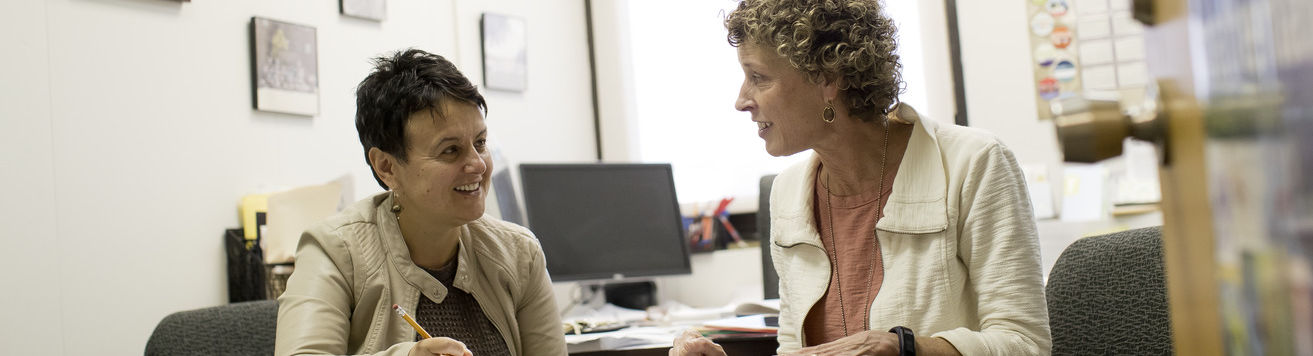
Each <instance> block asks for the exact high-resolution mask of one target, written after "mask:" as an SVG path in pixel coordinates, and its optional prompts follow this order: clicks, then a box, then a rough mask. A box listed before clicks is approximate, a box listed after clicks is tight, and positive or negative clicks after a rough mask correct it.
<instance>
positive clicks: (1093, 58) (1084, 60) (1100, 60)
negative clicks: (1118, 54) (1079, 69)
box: [1080, 40, 1113, 67]
mask: <svg viewBox="0 0 1313 356" xmlns="http://www.w3.org/2000/svg"><path fill="white" fill-rule="evenodd" d="M1080 61H1081V64H1083V65H1085V66H1086V67H1088V66H1090V65H1092V64H1106V63H1112V62H1113V54H1112V41H1109V40H1089V41H1084V43H1082V44H1081V45H1080Z"/></svg>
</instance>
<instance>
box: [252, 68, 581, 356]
mask: <svg viewBox="0 0 1313 356" xmlns="http://www.w3.org/2000/svg"><path fill="white" fill-rule="evenodd" d="M486 111H487V104H486V103H485V101H484V99H483V96H482V95H480V94H479V92H478V90H477V89H476V88H475V87H474V85H473V84H472V83H470V81H469V80H468V79H466V78H465V76H464V75H462V74H461V73H460V71H458V70H457V69H456V67H455V66H454V65H452V64H451V62H449V61H447V60H446V59H445V58H443V57H442V56H439V55H435V54H431V53H427V52H424V51H421V50H416V49H410V50H405V51H401V52H397V53H396V54H394V55H392V56H389V57H383V58H377V59H376V61H375V67H374V71H373V73H370V74H369V76H368V77H366V78H365V80H364V81H363V82H361V83H360V86H359V88H358V89H357V90H356V129H357V130H358V131H359V134H360V144H361V146H362V148H363V150H364V153H365V160H366V162H367V163H368V164H369V166H370V168H371V169H372V171H373V174H374V178H375V180H377V181H378V183H379V185H380V186H382V187H383V188H384V189H385V190H387V191H386V192H383V193H380V194H377V195H374V196H372V197H369V198H366V199H364V200H361V201H360V202H357V203H356V204H355V205H353V206H351V207H349V208H347V209H346V210H344V211H342V212H341V213H338V214H337V215H335V216H333V217H331V218H329V219H328V220H326V221H324V222H321V223H319V224H317V225H315V226H313V227H311V228H310V229H309V230H307V231H306V232H305V234H304V235H302V237H301V241H300V244H299V245H298V247H297V253H296V269H295V272H293V273H292V276H291V277H290V278H289V279H288V281H287V289H286V292H284V293H283V295H282V296H280V297H279V298H278V301H279V309H278V334H277V338H276V354H278V355H298V354H384V355H407V354H408V355H452V356H459V355H470V354H471V353H473V354H477V355H564V354H565V339H564V335H563V333H562V332H561V321H560V314H558V312H557V309H556V301H555V299H554V297H553V294H552V288H551V280H550V279H549V277H548V276H547V270H546V264H545V263H544V261H543V252H542V248H541V247H539V245H538V241H537V239H536V238H534V236H533V234H532V233H530V232H529V230H528V229H525V228H523V227H520V226H518V225H514V224H511V223H507V222H504V221H501V220H498V219H495V218H492V217H489V216H486V215H484V200H485V199H486V198H487V191H488V186H489V183H490V182H491V180H490V179H489V178H490V176H491V172H492V160H491V157H490V156H489V152H488V148H487V135H488V129H487V126H486V125H484V119H483V117H484V114H485V113H486ZM393 304H396V305H399V306H401V307H402V308H404V309H406V310H409V311H411V312H413V315H414V317H415V319H417V321H418V323H419V324H420V325H421V326H422V327H423V328H424V329H425V330H426V331H428V332H429V333H430V334H432V335H433V336H434V337H433V338H429V339H423V340H421V339H420V336H418V334H417V332H416V331H415V330H414V329H413V328H412V327H411V326H410V325H409V324H408V323H407V322H406V321H405V320H403V319H402V318H400V317H398V316H397V315H396V314H394V313H393V310H392V305H393Z"/></svg>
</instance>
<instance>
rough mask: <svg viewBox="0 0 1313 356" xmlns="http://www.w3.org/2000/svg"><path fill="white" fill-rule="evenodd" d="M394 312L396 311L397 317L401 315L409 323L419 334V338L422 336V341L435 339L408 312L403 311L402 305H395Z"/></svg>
mask: <svg viewBox="0 0 1313 356" xmlns="http://www.w3.org/2000/svg"><path fill="white" fill-rule="evenodd" d="M392 310H396V311H397V315H400V316H401V318H402V319H405V320H406V322H407V323H410V327H412V328H415V332H418V333H419V336H421V337H420V340H423V339H427V338H431V337H433V336H430V335H429V332H427V331H424V328H422V327H420V326H419V323H416V322H415V319H414V318H411V317H410V314H406V310H405V309H401V306H400V305H396V304H393V305H392Z"/></svg>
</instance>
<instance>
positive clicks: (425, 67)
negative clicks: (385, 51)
mask: <svg viewBox="0 0 1313 356" xmlns="http://www.w3.org/2000/svg"><path fill="white" fill-rule="evenodd" d="M373 62H374V71H373V72H372V73H369V76H366V77H365V80H363V81H361V82H360V86H358V87H356V131H358V132H359V133H360V145H361V146H362V147H363V148H364V150H365V163H366V164H369V165H370V168H371V169H370V173H373V174H374V180H375V181H378V185H379V186H380V187H383V189H388V186H387V184H385V183H383V180H382V179H379V177H378V173H375V172H374V170H373V169H372V168H373V163H371V162H369V149H370V148H374V147H378V149H380V150H382V151H383V152H387V153H389V154H391V155H393V156H395V157H397V158H398V159H400V160H401V161H402V162H405V161H406V120H407V119H408V118H409V117H410V115H411V114H414V113H416V112H419V111H420V110H437V109H441V108H442V104H443V103H444V102H446V100H456V101H458V102H462V103H465V104H470V105H474V106H476V107H478V108H479V110H481V111H483V113H484V114H485V115H486V114H487V113H488V103H487V102H485V101H484V100H483V95H481V94H479V90H478V88H476V87H475V86H474V84H473V83H470V80H469V79H468V78H465V75H463V74H461V73H460V70H458V69H456V66H455V65H453V64H451V61H448V60H447V59H446V58H443V57H442V56H440V55H436V54H432V53H428V52H425V51H422V50H418V49H414V48H410V49H405V50H400V51H397V52H396V53H393V54H392V55H391V56H382V57H378V58H374V60H373Z"/></svg>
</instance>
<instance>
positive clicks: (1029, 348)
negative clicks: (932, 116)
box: [770, 105, 1051, 356]
mask: <svg viewBox="0 0 1313 356" xmlns="http://www.w3.org/2000/svg"><path fill="white" fill-rule="evenodd" d="M898 116H899V117H901V118H903V119H904V120H906V121H911V122H913V123H915V128H914V129H913V133H912V137H911V141H910V142H909V143H908V147H907V153H906V154H905V155H904V157H903V161H902V163H901V164H900V166H899V168H898V176H897V178H895V180H894V188H893V193H892V194H891V195H890V197H889V200H888V203H887V204H886V205H885V208H884V213H885V218H884V219H881V220H880V221H879V223H878V224H877V225H876V231H875V233H876V236H877V238H878V239H879V241H880V252H881V256H882V257H883V258H884V284H882V285H881V287H880V293H879V294H878V295H876V297H875V300H873V301H872V303H871V306H870V308H871V309H870V320H869V321H870V325H871V329H872V330H888V329H890V328H892V327H894V326H899V325H902V326H906V327H909V328H911V329H912V330H913V331H914V332H915V333H916V335H918V336H938V337H942V338H944V339H946V340H948V341H949V342H950V343H952V344H953V346H954V347H956V348H957V349H958V350H959V351H961V352H962V354H963V355H1009V356H1011V355H1047V354H1049V348H1050V345H1051V342H1050V339H1049V337H1050V336H1049V326H1048V325H1049V323H1048V309H1047V305H1046V304H1045V300H1044V285H1043V280H1042V276H1041V274H1040V256H1039V241H1038V239H1037V236H1036V233H1035V221H1034V218H1033V215H1032V213H1031V208H1030V200H1029V198H1027V194H1026V186H1025V180H1024V179H1023V178H1022V175H1021V170H1020V169H1019V168H1018V167H1017V162H1016V159H1014V158H1013V157H1012V153H1011V152H1010V151H1008V149H1007V148H1006V147H1004V146H1003V144H1002V143H1000V142H999V141H998V140H997V139H995V138H994V137H992V136H991V135H989V134H987V133H984V132H982V131H979V130H975V129H970V128H964V127H960V126H953V125H944V126H940V125H939V124H937V123H935V122H934V121H931V120H920V118H919V117H918V116H917V114H916V112H915V111H914V110H912V109H911V108H910V107H908V106H905V105H904V106H902V107H901V109H900V111H899V112H898ZM818 162H819V161H818V159H817V158H816V157H814V156H813V157H812V159H810V160H808V161H805V162H800V163H799V164H796V165H794V166H792V167H789V168H788V169H787V170H785V171H784V172H782V173H780V174H779V176H778V177H776V178H775V183H774V185H773V191H772V192H771V199H770V200H771V201H770V204H771V242H772V243H771V246H770V250H771V257H772V258H773V259H774V263H775V270H776V271H778V273H779V276H780V279H779V281H780V286H779V290H780V299H781V301H782V303H781V304H782V308H781V310H780V329H779V342H780V348H779V352H780V353H781V354H783V353H785V352H789V351H794V350H797V349H799V348H801V347H802V346H803V345H802V341H803V340H806V339H805V338H804V336H803V335H802V332H803V331H802V323H803V320H804V319H805V318H806V316H807V312H808V311H809V310H811V308H812V306H813V305H814V304H816V302H817V301H818V300H820V298H821V297H823V296H824V294H825V291H826V290H827V289H828V287H829V281H830V260H829V258H828V256H827V255H826V253H825V250H824V249H823V247H822V245H821V240H820V235H819V234H818V233H817V231H816V225H815V223H814V221H813V220H814V218H813V213H812V200H813V199H814V198H813V197H814V194H813V189H814V188H813V185H814V183H813V182H815V181H816V180H815V174H816V167H817V163H818Z"/></svg>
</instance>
